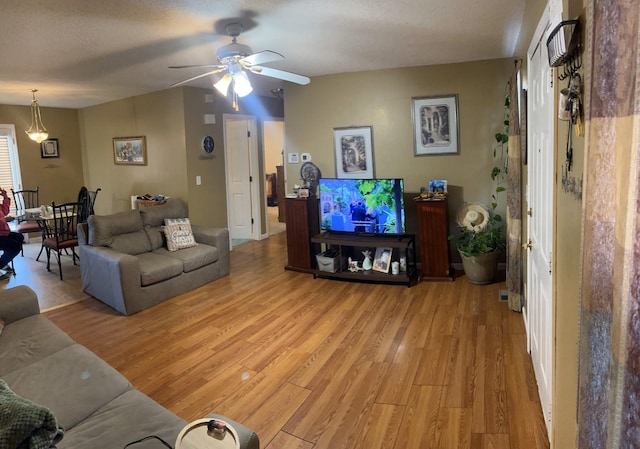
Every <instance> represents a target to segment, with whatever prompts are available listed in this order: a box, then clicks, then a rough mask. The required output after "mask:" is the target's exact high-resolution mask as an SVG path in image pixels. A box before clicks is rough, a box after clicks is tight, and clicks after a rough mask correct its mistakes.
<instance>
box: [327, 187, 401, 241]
mask: <svg viewBox="0 0 640 449" xmlns="http://www.w3.org/2000/svg"><path fill="white" fill-rule="evenodd" d="M403 190H404V182H403V180H402V179H330V178H321V179H320V182H319V191H320V222H321V223H320V227H321V229H322V230H323V231H336V232H354V233H361V234H404V232H405V226H404V199H403Z"/></svg>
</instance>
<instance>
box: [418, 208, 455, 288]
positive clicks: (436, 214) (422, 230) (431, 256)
mask: <svg viewBox="0 0 640 449" xmlns="http://www.w3.org/2000/svg"><path fill="white" fill-rule="evenodd" d="M415 203H416V207H417V209H418V245H419V248H420V265H421V269H420V278H421V279H426V280H449V281H452V280H453V278H454V274H455V271H454V270H453V268H452V267H451V261H450V255H449V238H448V235H449V220H448V210H447V200H446V199H444V200H416V201H415Z"/></svg>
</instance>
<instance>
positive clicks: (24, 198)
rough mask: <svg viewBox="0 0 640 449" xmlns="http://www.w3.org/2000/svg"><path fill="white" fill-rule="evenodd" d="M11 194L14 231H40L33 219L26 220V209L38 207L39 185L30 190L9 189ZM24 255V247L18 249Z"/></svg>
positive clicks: (25, 232) (26, 232)
mask: <svg viewBox="0 0 640 449" xmlns="http://www.w3.org/2000/svg"><path fill="white" fill-rule="evenodd" d="M11 195H13V204H14V206H15V208H16V221H17V226H16V232H19V233H20V234H27V235H28V234H29V233H30V232H40V227H39V226H38V223H37V222H35V221H27V213H26V209H32V208H36V207H40V201H39V195H40V187H36V188H35V189H32V190H28V189H25V190H13V189H11ZM20 253H21V254H22V256H23V257H24V249H23V250H21V251H20Z"/></svg>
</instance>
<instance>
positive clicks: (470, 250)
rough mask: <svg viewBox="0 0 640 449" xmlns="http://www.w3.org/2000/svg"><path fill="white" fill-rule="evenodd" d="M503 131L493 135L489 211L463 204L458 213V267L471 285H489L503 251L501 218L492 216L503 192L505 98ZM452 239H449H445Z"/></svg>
mask: <svg viewBox="0 0 640 449" xmlns="http://www.w3.org/2000/svg"><path fill="white" fill-rule="evenodd" d="M504 110H505V113H504V121H503V127H504V128H503V131H502V132H498V133H496V134H495V139H496V144H495V146H494V147H493V158H494V160H497V161H498V162H499V165H497V166H495V167H493V169H492V170H491V179H492V180H493V181H494V182H496V189H495V191H494V193H493V194H492V195H491V207H490V208H488V207H486V206H483V205H480V204H466V205H464V206H462V208H461V209H460V211H459V212H458V225H459V232H460V235H459V236H458V241H457V244H456V246H457V249H458V252H459V253H460V258H461V259H462V267H463V268H464V272H465V274H466V275H467V279H468V280H469V282H471V283H472V284H481V285H482V284H489V283H491V282H493V280H494V278H495V274H496V271H497V270H498V258H499V256H500V254H501V253H502V251H504V250H505V249H506V247H507V242H506V238H505V235H504V225H503V222H502V216H500V215H499V214H497V213H496V212H495V210H496V207H497V206H498V198H497V194H498V193H500V192H504V191H505V188H504V187H503V186H502V181H503V180H504V178H505V176H506V174H507V144H508V141H509V95H506V96H505V101H504ZM452 238H455V236H450V237H449V239H452Z"/></svg>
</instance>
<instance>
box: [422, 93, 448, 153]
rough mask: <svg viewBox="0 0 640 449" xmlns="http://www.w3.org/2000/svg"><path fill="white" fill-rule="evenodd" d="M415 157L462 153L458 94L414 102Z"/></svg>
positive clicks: (425, 98) (424, 98)
mask: <svg viewBox="0 0 640 449" xmlns="http://www.w3.org/2000/svg"><path fill="white" fill-rule="evenodd" d="M411 117H412V120H413V142H414V155H415V156H431V155H442V154H459V153H460V145H459V137H458V135H459V132H458V95H457V94H453V95H444V96H438V97H414V98H412V99H411Z"/></svg>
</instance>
